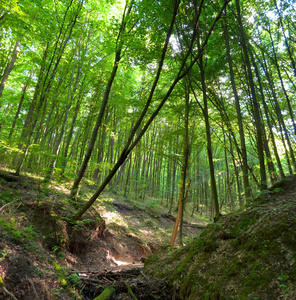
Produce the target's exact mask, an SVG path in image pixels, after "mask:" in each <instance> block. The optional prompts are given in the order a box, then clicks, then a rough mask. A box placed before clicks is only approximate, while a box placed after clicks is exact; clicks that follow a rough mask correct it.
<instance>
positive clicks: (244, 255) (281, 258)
mask: <svg viewBox="0 0 296 300" xmlns="http://www.w3.org/2000/svg"><path fill="white" fill-rule="evenodd" d="M284 183H285V184H283V185H282V186H283V188H281V190H280V191H279V190H275V191H274V190H272V191H271V192H270V193H268V194H266V195H265V196H264V197H260V198H258V199H256V200H255V201H254V202H253V204H252V205H251V206H250V207H249V208H248V210H247V211H240V212H236V213H232V214H229V215H227V216H224V217H222V218H221V220H220V221H219V223H216V224H212V225H209V226H208V227H207V228H206V230H205V231H204V232H203V234H202V235H201V236H200V237H198V238H197V239H195V240H194V241H193V242H192V243H190V244H189V245H187V246H186V247H184V248H182V249H179V250H174V251H172V252H171V253H168V254H163V253H162V254H159V255H157V256H154V257H151V258H149V259H148V260H147V262H146V264H145V270H146V272H148V273H149V275H150V276H157V277H159V278H166V279H167V280H168V281H169V282H170V284H171V285H173V286H174V287H176V288H177V289H178V290H179V294H180V296H181V298H182V299H192V300H196V299H253V300H255V299H256V300H259V299H262V300H263V299H266V300H272V299H291V300H292V299H295V295H296V181H295V177H291V178H288V179H287V180H285V182H284ZM277 191H278V192H277Z"/></svg>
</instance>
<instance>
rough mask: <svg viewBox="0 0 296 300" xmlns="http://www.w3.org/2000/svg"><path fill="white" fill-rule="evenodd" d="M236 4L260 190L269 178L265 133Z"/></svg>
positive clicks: (237, 9) (238, 8)
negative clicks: (267, 174) (250, 99)
mask: <svg viewBox="0 0 296 300" xmlns="http://www.w3.org/2000/svg"><path fill="white" fill-rule="evenodd" d="M235 4H236V11H237V20H238V24H239V30H240V39H241V45H242V49H243V53H244V59H245V63H246V68H247V73H248V81H249V85H250V88H251V97H252V101H253V108H254V119H255V127H256V134H257V139H256V140H257V151H258V157H259V164H260V190H261V191H263V190H266V189H267V178H266V171H265V164H264V151H263V134H262V122H261V118H260V108H259V103H258V101H257V96H256V91H255V84H254V80H253V74H252V69H251V64H250V60H249V54H248V49H247V40H246V37H245V33H244V27H243V24H242V18H241V14H240V5H239V0H235Z"/></svg>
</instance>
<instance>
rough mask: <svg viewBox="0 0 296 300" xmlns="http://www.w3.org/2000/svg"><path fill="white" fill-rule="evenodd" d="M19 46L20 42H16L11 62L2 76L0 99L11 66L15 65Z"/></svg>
mask: <svg viewBox="0 0 296 300" xmlns="http://www.w3.org/2000/svg"><path fill="white" fill-rule="evenodd" d="M20 44H21V41H20V40H17V41H16V43H15V46H14V49H13V52H12V57H11V60H10V62H9V63H8V64H7V66H6V68H5V70H4V74H3V76H2V79H1V82H0V98H1V96H2V93H3V90H4V87H5V84H6V81H7V79H8V77H9V75H10V73H11V71H12V69H13V66H14V64H15V61H16V59H17V55H18V52H19V49H20Z"/></svg>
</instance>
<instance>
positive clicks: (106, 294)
mask: <svg viewBox="0 0 296 300" xmlns="http://www.w3.org/2000/svg"><path fill="white" fill-rule="evenodd" d="M115 292H116V290H115V288H114V287H113V286H111V287H110V286H106V287H105V288H104V290H103V292H102V293H101V294H100V295H99V296H98V297H96V298H95V299H94V300H109V299H110V298H111V297H112V295H113V294H114V293H115Z"/></svg>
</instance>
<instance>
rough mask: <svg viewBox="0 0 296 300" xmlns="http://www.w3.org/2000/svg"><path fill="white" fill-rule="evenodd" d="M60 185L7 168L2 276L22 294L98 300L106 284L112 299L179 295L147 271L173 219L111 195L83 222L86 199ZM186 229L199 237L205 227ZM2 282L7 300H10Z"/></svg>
mask: <svg viewBox="0 0 296 300" xmlns="http://www.w3.org/2000/svg"><path fill="white" fill-rule="evenodd" d="M67 193H68V191H67V190H66V189H63V188H62V187H60V186H51V187H49V188H47V189H45V188H44V187H43V186H42V184H41V180H40V179H33V178H30V177H27V176H14V175H13V174H12V173H9V172H4V171H1V172H0V197H1V198H0V200H1V205H0V213H1V215H0V227H1V231H0V251H1V252H0V275H1V277H2V279H3V282H4V284H5V287H6V288H7V290H8V291H10V292H12V293H13V294H14V295H15V297H16V298H17V299H25V300H26V299H94V298H95V297H96V296H98V295H99V294H100V293H102V292H103V290H104V287H105V286H106V285H108V286H113V287H115V293H114V295H113V296H112V297H113V299H130V295H131V292H134V293H135V295H137V297H138V299H172V297H175V299H177V293H176V291H174V289H173V288H171V287H169V286H168V285H167V284H166V282H165V281H163V280H154V279H153V278H150V277H148V276H147V275H146V274H145V273H144V272H143V266H144V264H143V262H144V261H145V259H146V258H147V257H148V255H150V254H151V253H152V252H154V251H155V250H156V249H158V248H159V247H161V244H163V243H165V241H166V239H168V236H169V233H170V232H171V231H172V228H173V224H174V220H173V219H174V218H173V217H172V216H167V215H166V214H162V213H157V212H155V211H153V210H151V209H143V207H142V208H141V207H137V206H135V205H134V204H132V203H128V202H124V201H121V199H119V198H118V199H110V197H109V196H108V195H106V196H105V198H104V199H105V200H104V201H103V202H102V203H101V204H100V205H98V206H96V207H95V208H94V209H92V210H91V211H90V212H88V213H87V215H86V216H85V217H84V219H83V220H82V221H80V222H78V223H76V224H73V223H72V222H71V217H72V216H73V215H74V213H75V212H76V209H77V208H78V207H79V206H80V203H79V202H77V203H70V202H69V201H68V198H67ZM186 225H187V226H186V227H185V230H184V231H185V232H184V234H185V236H187V237H188V238H192V237H193V236H197V235H199V234H200V232H201V231H202V230H203V226H201V227H199V228H196V227H190V226H188V224H186ZM7 297H8V296H7V294H6V293H5V292H4V291H3V289H1V288H0V299H8V298H7Z"/></svg>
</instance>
